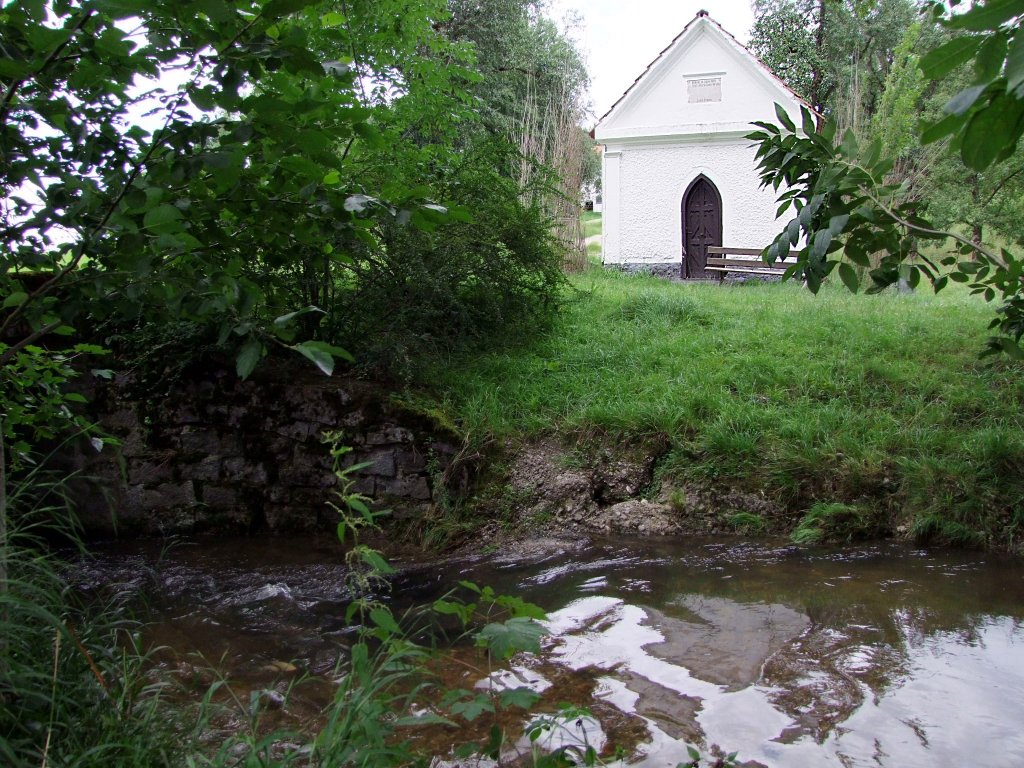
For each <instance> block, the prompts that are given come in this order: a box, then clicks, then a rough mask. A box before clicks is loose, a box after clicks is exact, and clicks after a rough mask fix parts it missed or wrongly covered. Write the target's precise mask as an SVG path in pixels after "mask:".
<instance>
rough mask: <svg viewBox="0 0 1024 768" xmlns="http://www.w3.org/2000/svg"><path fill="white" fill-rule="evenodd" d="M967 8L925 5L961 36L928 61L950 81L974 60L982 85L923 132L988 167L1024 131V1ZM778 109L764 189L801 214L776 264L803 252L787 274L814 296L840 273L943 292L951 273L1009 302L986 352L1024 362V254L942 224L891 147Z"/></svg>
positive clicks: (874, 287)
mask: <svg viewBox="0 0 1024 768" xmlns="http://www.w3.org/2000/svg"><path fill="white" fill-rule="evenodd" d="M947 5H948V6H949V7H947ZM957 5H959V2H957V1H954V2H951V3H948V4H943V3H938V2H931V3H928V4H927V6H926V8H925V12H926V13H930V14H932V15H933V16H934V18H936V19H937V20H938V21H939V23H940V24H941V25H942V26H944V27H945V28H947V29H948V30H949V31H950V32H951V33H952V34H953V37H952V38H951V39H949V40H948V41H947V42H945V43H943V44H942V45H940V46H938V47H936V48H934V49H933V50H931V51H930V52H928V53H927V54H926V55H925V56H924V57H923V58H922V59H921V62H920V67H921V69H922V71H923V72H924V74H925V76H926V77H928V78H930V79H932V80H940V79H942V78H945V77H946V76H947V75H949V74H950V73H952V72H953V71H954V70H956V69H958V68H959V67H961V66H963V65H966V64H973V70H974V78H973V82H972V84H971V85H970V86H968V87H967V88H964V89H963V90H961V91H960V92H959V93H957V94H956V95H955V96H954V97H953V98H952V99H950V101H949V103H948V104H946V106H945V109H944V113H945V114H944V117H943V118H942V119H940V120H938V121H937V122H935V123H933V124H929V125H925V126H923V127H922V129H921V131H920V135H919V141H920V142H921V143H922V144H929V143H934V142H938V141H945V142H947V147H948V148H947V151H948V152H951V153H957V154H959V155H960V157H961V158H962V159H963V162H964V164H965V165H966V166H967V167H968V168H970V169H972V170H974V171H982V170H985V169H987V168H989V167H990V166H992V165H993V164H994V163H997V162H999V161H1002V160H1005V159H1007V158H1009V157H1010V156H1012V154H1013V152H1014V151H1015V149H1016V148H1017V143H1018V140H1019V139H1020V137H1021V134H1022V133H1024V31H1022V29H1021V21H1022V16H1024V0H988V1H987V2H984V3H977V4H975V5H973V6H972V7H971V8H970V9H969V10H967V11H965V12H963V13H958V12H954V11H952V10H951V7H955V6H957ZM776 114H777V117H778V121H779V125H775V124H772V123H768V122H758V123H755V125H756V126H757V129H758V130H756V131H753V132H752V133H750V134H749V135H748V137H747V138H749V139H752V140H753V141H756V142H757V143H758V149H757V160H758V163H759V166H758V168H759V172H760V176H761V181H762V184H763V185H764V186H771V187H773V188H774V189H775V190H777V191H778V190H782V192H781V194H780V195H779V197H778V200H779V203H780V205H779V210H778V215H779V216H781V215H783V214H784V213H785V212H787V211H790V210H793V211H795V213H796V215H795V216H794V217H793V218H792V219H791V220H790V221H789V223H788V224H787V225H786V228H785V230H784V231H783V232H782V233H781V234H780V235H779V236H778V237H777V238H776V239H775V240H774V242H772V244H771V245H770V246H769V247H768V248H767V249H766V250H765V257H766V258H767V259H768V260H769V261H774V260H775V259H778V258H782V257H784V256H786V255H787V254H789V253H790V252H791V251H796V256H797V261H796V263H795V264H794V265H793V266H792V267H790V268H789V269H788V270H787V277H799V278H803V279H804V280H806V283H807V286H808V288H810V290H812V291H814V292H817V291H818V289H819V288H820V287H821V284H822V282H823V281H824V280H825V278H826V277H828V276H829V275H830V274H832V273H833V272H834V271H835V272H838V275H839V278H840V279H841V280H842V282H843V283H844V284H845V285H846V287H847V288H849V289H850V290H851V291H854V292H856V291H858V290H859V289H860V287H861V284H862V282H864V281H863V271H866V272H867V278H868V281H869V284H868V287H867V292H868V293H876V292H879V291H882V290H885V289H886V288H889V287H891V286H893V285H895V284H897V283H900V282H901V281H902V282H903V283H904V284H906V285H908V286H910V287H916V286H917V285H918V284H919V283H920V282H921V279H922V277H923V278H925V279H927V280H928V281H929V282H930V283H931V285H932V286H933V288H934V290H935V291H936V292H937V291H940V290H942V289H943V288H944V287H945V286H946V285H947V284H948V282H949V281H950V280H952V281H954V282H960V283H967V284H968V286H969V288H970V290H971V292H972V293H975V294H979V295H981V296H983V297H984V298H985V300H986V301H989V302H998V307H997V309H996V317H995V318H994V319H993V320H992V322H991V324H990V328H991V329H993V330H995V331H996V332H997V333H996V335H994V336H992V337H991V338H990V339H989V341H988V344H987V348H986V349H985V351H984V352H983V354H985V355H988V354H999V353H1004V354H1006V355H1008V356H1010V357H1012V358H1014V359H1017V360H1021V359H1024V349H1022V348H1021V338H1022V336H1024V260H1022V259H1021V258H1020V257H1018V256H1016V255H1015V254H1014V253H1012V252H1011V251H1009V250H1007V249H1006V248H1000V249H994V248H989V247H987V246H985V245H983V244H979V243H974V242H972V241H971V240H970V239H968V238H966V237H964V236H963V235H961V234H958V233H956V232H947V231H942V230H941V229H939V228H937V227H935V226H933V224H932V223H931V222H930V221H929V220H928V218H927V206H926V203H922V202H920V201H915V200H913V199H911V198H910V197H909V196H908V195H907V194H906V191H907V190H906V187H904V186H903V185H901V184H896V183H891V182H890V181H889V178H890V172H891V171H892V169H893V164H894V159H893V158H888V157H883V156H882V151H881V144H880V143H879V142H877V141H876V142H874V143H872V144H870V145H868V146H865V145H863V144H862V143H861V142H859V141H858V139H857V136H856V135H855V134H854V132H853V131H852V130H847V131H846V132H845V134H844V135H843V136H842V137H841V140H840V141H838V143H837V141H836V139H837V136H836V127H835V124H834V123H831V122H826V123H825V125H824V126H823V127H822V129H821V130H820V131H818V130H816V124H815V121H816V117H815V116H814V115H813V114H812V113H811V112H810V111H809V110H807V109H803V110H802V114H801V125H799V126H797V125H796V124H795V123H794V122H793V120H791V119H790V117H789V115H788V114H786V112H785V110H783V109H782V107H780V106H778V105H777V106H776ZM922 241H933V242H944V241H953V242H954V243H955V245H956V250H957V252H958V254H959V256H958V255H950V256H945V257H942V258H940V259H937V260H936V259H932V258H929V257H928V256H927V255H926V254H924V253H922V252H921V250H920V244H921V242H922ZM801 243H803V244H802V245H800V244H801ZM857 268H860V271H859V270H858V269H857Z"/></svg>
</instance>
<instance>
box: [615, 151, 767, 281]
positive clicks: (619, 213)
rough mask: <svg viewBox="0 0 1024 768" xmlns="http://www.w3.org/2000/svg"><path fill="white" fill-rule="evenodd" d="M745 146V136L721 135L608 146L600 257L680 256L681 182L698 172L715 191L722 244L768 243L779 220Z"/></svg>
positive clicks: (663, 259)
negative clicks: (721, 137)
mask: <svg viewBox="0 0 1024 768" xmlns="http://www.w3.org/2000/svg"><path fill="white" fill-rule="evenodd" d="M749 144H750V142H749V141H747V140H746V139H728V140H720V141H707V142H701V143H696V142H689V143H676V144H657V145H634V146H626V147H621V148H620V147H616V148H615V149H612V147H611V146H609V152H608V154H609V155H610V157H611V158H613V159H614V165H615V167H614V168H613V169H612V171H613V172H612V173H607V171H608V165H609V163H608V160H606V164H605V169H606V176H605V187H604V196H605V198H604V199H605V210H604V217H605V222H606V225H605V241H604V260H605V263H607V264H658V263H662V264H664V263H669V262H681V261H682V213H681V204H682V200H683V195H684V194H685V193H686V189H687V187H689V186H690V183H691V182H692V181H693V180H694V179H696V178H697V176H699V175H700V174H704V175H705V176H706V177H707V178H708V179H710V180H711V182H712V183H713V184H714V185H715V186H716V187H717V188H718V192H719V194H720V195H721V196H722V243H723V245H727V246H733V247H737V248H764V247H766V246H767V245H769V244H770V243H771V241H772V240H774V239H775V237H776V236H777V235H778V234H779V232H780V231H781V230H782V225H783V224H784V221H777V220H776V218H775V210H776V207H777V206H776V202H775V191H774V190H772V189H770V188H769V189H768V190H764V189H761V188H760V187H759V182H758V177H757V173H756V172H755V163H754V149H753V148H752V147H750V146H749ZM609 186H612V187H613V188H609Z"/></svg>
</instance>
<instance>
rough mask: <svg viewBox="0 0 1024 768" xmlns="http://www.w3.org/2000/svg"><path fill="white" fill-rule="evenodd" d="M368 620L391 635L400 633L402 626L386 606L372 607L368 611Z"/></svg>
mask: <svg viewBox="0 0 1024 768" xmlns="http://www.w3.org/2000/svg"><path fill="white" fill-rule="evenodd" d="M370 621H372V622H373V623H374V624H376V625H377V626H378V627H380V628H381V629H383V630H384V631H386V632H388V633H390V634H392V635H401V634H402V628H401V627H399V626H398V622H397V621H395V617H394V616H393V615H392V614H391V611H389V610H388V609H387V608H374V609H373V610H372V611H370Z"/></svg>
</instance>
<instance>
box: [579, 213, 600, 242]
mask: <svg viewBox="0 0 1024 768" xmlns="http://www.w3.org/2000/svg"><path fill="white" fill-rule="evenodd" d="M600 234H601V214H600V213H594V212H593V211H584V212H583V236H584V237H593V236H594V235H600Z"/></svg>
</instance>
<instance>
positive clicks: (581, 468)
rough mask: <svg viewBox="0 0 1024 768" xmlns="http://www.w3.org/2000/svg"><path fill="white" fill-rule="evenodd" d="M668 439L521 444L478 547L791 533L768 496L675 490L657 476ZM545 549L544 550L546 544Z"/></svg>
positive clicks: (706, 489) (687, 488)
mask: <svg viewBox="0 0 1024 768" xmlns="http://www.w3.org/2000/svg"><path fill="white" fill-rule="evenodd" d="M668 450H669V446H668V445H667V443H666V442H665V441H652V442H648V443H637V444H632V445H623V446H608V445H598V446H571V447H565V446H563V445H561V444H559V443H558V442H557V441H555V440H546V441H542V442H537V443H531V444H527V445H523V446H520V447H519V448H518V449H516V451H515V452H514V454H513V456H512V457H511V460H510V462H509V465H508V466H509V469H508V471H507V474H506V476H505V477H504V478H503V481H504V482H503V483H501V484H500V485H501V494H500V497H501V503H502V504H504V506H505V508H504V509H502V510H500V511H498V512H497V513H496V514H494V515H492V516H491V517H492V519H494V518H501V519H502V520H503V521H504V522H503V523H502V525H500V526H499V525H497V524H493V523H492V524H491V525H489V526H485V527H484V530H483V532H482V533H483V536H482V539H481V538H478V539H477V541H476V542H475V546H476V547H477V548H479V547H480V546H481V541H483V542H484V545H489V546H497V547H499V549H500V551H502V552H505V551H506V549H512V550H513V553H512V554H514V550H515V546H516V545H514V544H509V542H510V541H512V542H514V541H518V540H520V539H521V538H522V537H523V536H527V537H529V538H530V540H531V541H533V540H534V537H537V536H538V534H540V536H541V540H542V541H549V542H555V546H557V545H560V544H561V543H564V541H566V540H568V541H576V540H578V539H579V537H580V536H581V535H583V536H586V535H588V534H593V535H608V534H623V535H640V536H681V535H688V534H692V535H707V534H712V535H715V534H726V533H769V532H776V531H777V530H778V529H780V528H784V527H785V528H786V529H788V526H789V525H790V524H791V521H787V520H786V515H785V510H784V509H783V508H782V506H781V505H780V504H778V503H777V502H774V501H772V500H770V499H768V498H766V497H764V496H762V495H758V494H751V493H742V492H738V491H735V490H731V489H716V488H714V487H704V486H696V485H687V486H683V487H676V486H672V485H670V484H669V483H667V482H664V481H661V480H659V478H658V477H657V475H658V472H657V466H658V462H659V461H660V460H661V459H662V458H663V457H664V456H665V455H666V453H667V452H668ZM541 548H542V549H543V548H544V547H541Z"/></svg>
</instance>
